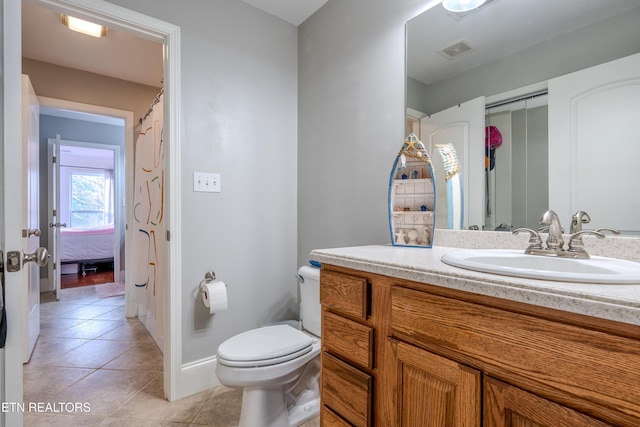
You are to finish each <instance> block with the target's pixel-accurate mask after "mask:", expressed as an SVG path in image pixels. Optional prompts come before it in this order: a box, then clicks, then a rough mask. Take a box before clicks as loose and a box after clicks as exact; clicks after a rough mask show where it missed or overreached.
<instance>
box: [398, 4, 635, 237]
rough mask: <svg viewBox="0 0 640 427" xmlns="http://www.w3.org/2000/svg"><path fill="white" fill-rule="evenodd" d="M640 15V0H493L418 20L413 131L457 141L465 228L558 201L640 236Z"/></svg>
mask: <svg viewBox="0 0 640 427" xmlns="http://www.w3.org/2000/svg"><path fill="white" fill-rule="evenodd" d="M639 22H640V2H639V1H638V0H566V1H557V0H518V1H514V0H487V1H486V2H485V4H484V5H483V6H481V7H480V8H478V9H476V10H473V11H471V12H467V13H461V14H456V13H450V12H447V11H446V10H445V9H444V8H443V7H442V6H441V5H440V4H438V5H436V6H434V7H432V8H430V9H429V10H427V11H426V12H424V13H422V14H421V15H419V16H417V17H415V18H414V19H412V20H411V21H409V22H408V23H407V67H406V69H407V84H406V91H407V92H406V99H407V126H408V127H409V129H407V133H409V132H414V133H416V135H418V136H419V138H420V139H421V140H422V141H423V142H424V143H425V145H426V147H427V149H428V150H430V152H431V151H432V150H433V147H434V146H435V145H436V144H441V143H453V144H454V145H455V146H456V149H457V151H458V157H459V158H460V161H461V163H462V167H463V169H462V173H463V178H462V183H463V184H462V185H463V192H462V194H463V197H464V220H463V225H462V227H463V228H469V227H473V228H475V227H476V226H477V227H478V228H480V229H486V230H496V229H498V230H510V229H513V228H517V227H529V228H534V229H537V228H538V221H539V218H540V215H541V214H542V212H544V210H546V209H553V210H555V211H556V212H557V213H558V214H559V216H560V219H561V221H562V225H563V227H564V228H565V231H566V232H569V231H570V230H569V227H570V224H571V218H572V215H573V214H574V213H575V212H578V211H585V212H587V213H588V214H589V216H590V223H589V224H588V225H585V226H584V227H585V228H590V229H595V228H604V227H609V228H616V229H619V230H620V231H622V232H623V234H627V235H640V191H637V190H636V189H635V187H636V186H637V185H639V184H640V167H638V164H639V162H640V161H639V160H638V159H640V137H639V136H638V135H640V132H639V129H638V127H639V126H640V53H639V52H640V25H639V24H638V23H639ZM494 132H496V133H494ZM496 135H497V136H496ZM436 184H437V185H438V183H436ZM437 191H439V187H438V188H437ZM436 222H437V221H436ZM437 223H438V222H437Z"/></svg>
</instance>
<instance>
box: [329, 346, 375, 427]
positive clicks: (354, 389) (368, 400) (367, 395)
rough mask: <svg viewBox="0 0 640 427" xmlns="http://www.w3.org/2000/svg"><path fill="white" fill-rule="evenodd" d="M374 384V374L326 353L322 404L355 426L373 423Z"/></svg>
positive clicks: (363, 426) (359, 426)
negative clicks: (369, 373) (372, 375)
mask: <svg viewBox="0 0 640 427" xmlns="http://www.w3.org/2000/svg"><path fill="white" fill-rule="evenodd" d="M372 385H373V379H372V377H371V375H368V374H366V373H364V372H362V371H360V370H358V369H356V368H354V367H353V366H351V365H348V364H347V363H345V362H343V361H341V360H340V359H337V358H336V357H333V356H331V355H330V354H328V353H323V354H322V404H323V405H326V406H328V407H329V408H331V409H332V410H333V411H334V412H336V413H337V414H338V415H340V416H341V417H342V418H344V419H345V420H346V421H348V422H349V423H351V424H353V425H354V426H357V427H365V426H369V425H370V422H371V404H372V390H373V388H372Z"/></svg>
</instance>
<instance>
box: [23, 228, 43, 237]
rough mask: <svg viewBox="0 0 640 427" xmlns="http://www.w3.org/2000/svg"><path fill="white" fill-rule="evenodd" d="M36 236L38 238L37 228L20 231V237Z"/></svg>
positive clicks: (38, 231) (38, 230)
mask: <svg viewBox="0 0 640 427" xmlns="http://www.w3.org/2000/svg"><path fill="white" fill-rule="evenodd" d="M31 236H36V237H40V229H39V228H27V229H26V230H25V229H23V230H22V237H31Z"/></svg>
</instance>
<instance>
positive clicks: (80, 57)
mask: <svg viewBox="0 0 640 427" xmlns="http://www.w3.org/2000/svg"><path fill="white" fill-rule="evenodd" d="M22 55H23V56H24V57H26V58H30V59H35V60H38V61H43V62H49V63H51V64H55V65H60V66H63V67H69V68H75V69H79V70H83V71H89V72H92V73H97V74H102V75H105V76H109V77H114V78H118V79H122V80H129V81H132V82H136V83H141V84H145V85H149V86H154V87H161V86H162V74H163V71H162V44H160V43H155V42H152V41H149V40H146V39H142V38H139V37H133V36H131V35H130V34H127V33H125V32H123V31H118V30H115V29H112V28H110V29H109V33H108V35H107V37H102V38H95V37H91V36H87V35H84V34H80V33H76V32H74V31H71V30H69V29H67V28H66V27H65V26H64V25H62V24H61V23H60V15H59V14H58V13H56V12H55V11H53V10H50V9H46V8H44V7H39V6H35V5H33V4H31V3H28V2H25V1H23V2H22Z"/></svg>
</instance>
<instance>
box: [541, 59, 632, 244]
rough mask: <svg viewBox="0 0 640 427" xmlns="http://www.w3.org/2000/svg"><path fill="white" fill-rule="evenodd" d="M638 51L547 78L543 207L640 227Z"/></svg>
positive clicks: (597, 222)
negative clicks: (546, 188) (546, 174)
mask: <svg viewBox="0 0 640 427" xmlns="http://www.w3.org/2000/svg"><path fill="white" fill-rule="evenodd" d="M638 117H640V54H636V55H631V56H628V57H626V58H622V59H618V60H615V61H611V62H608V63H606V64H602V65H598V66H595V67H591V68H588V69H586V70H582V71H578V72H576V73H572V74H568V75H566V76H562V77H558V78H555V79H552V80H550V81H549V183H550V184H551V183H552V184H553V185H550V186H549V208H551V209H553V210H555V211H556V212H557V214H558V215H559V216H560V218H561V220H562V221H566V223H568V222H569V221H570V220H571V215H572V214H573V213H574V212H576V211H578V210H583V211H586V212H587V213H588V214H589V216H590V217H591V222H590V224H589V228H592V229H597V228H604V227H614V228H618V229H620V231H623V232H632V230H639V229H640V216H638V212H639V211H640V193H639V192H638V191H636V189H635V188H634V187H635V185H637V183H638V182H640V168H638V158H640V144H638Z"/></svg>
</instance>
